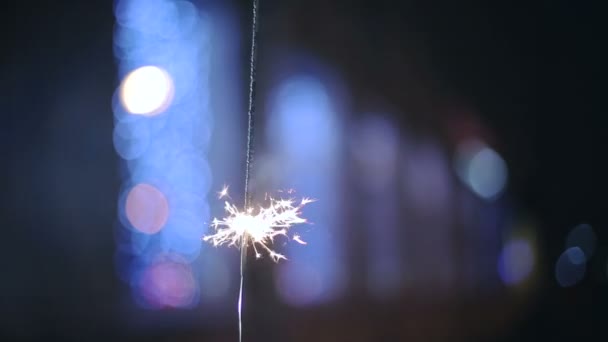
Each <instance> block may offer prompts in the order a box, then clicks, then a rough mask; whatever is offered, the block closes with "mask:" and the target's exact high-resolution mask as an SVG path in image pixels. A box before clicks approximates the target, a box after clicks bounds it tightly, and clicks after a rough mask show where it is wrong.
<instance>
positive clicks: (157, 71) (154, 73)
mask: <svg viewBox="0 0 608 342" xmlns="http://www.w3.org/2000/svg"><path fill="white" fill-rule="evenodd" d="M172 97H173V81H172V80H171V77H170V76H169V74H168V73H167V72H166V71H165V70H163V69H161V68H159V67H155V66H144V67H141V68H138V69H135V70H133V71H131V72H130V73H129V74H128V75H127V76H125V78H124V79H123V81H122V84H121V86H120V100H121V102H122V104H123V106H124V107H125V109H126V110H127V111H128V112H129V113H132V114H141V115H155V114H159V113H162V112H163V111H164V110H165V109H166V108H167V107H168V106H169V103H170V102H171V98H172Z"/></svg>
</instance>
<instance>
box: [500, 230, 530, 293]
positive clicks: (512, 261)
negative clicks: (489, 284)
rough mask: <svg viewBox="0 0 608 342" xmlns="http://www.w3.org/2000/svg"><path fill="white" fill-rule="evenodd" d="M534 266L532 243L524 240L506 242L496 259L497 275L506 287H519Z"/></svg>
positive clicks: (517, 239) (515, 239)
mask: <svg viewBox="0 0 608 342" xmlns="http://www.w3.org/2000/svg"><path fill="white" fill-rule="evenodd" d="M535 264H536V253H535V250H534V246H533V245H532V242H531V241H530V240H528V239H526V238H513V239H510V240H509V241H507V243H506V244H505V246H504V247H503V249H502V252H501V254H500V257H499V259H498V273H499V275H500V278H501V279H502V281H503V282H504V283H505V285H508V286H514V285H519V284H521V283H523V282H524V281H525V280H527V279H528V278H529V277H530V275H531V274H532V271H533V270H534V267H535Z"/></svg>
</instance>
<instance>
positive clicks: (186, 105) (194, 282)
mask: <svg viewBox="0 0 608 342" xmlns="http://www.w3.org/2000/svg"><path fill="white" fill-rule="evenodd" d="M114 9H115V15H116V22H117V29H116V31H115V36H114V53H115V56H116V58H117V60H118V65H119V76H120V77H121V78H122V82H121V84H120V86H119V89H118V91H117V94H116V97H117V98H116V97H115V99H114V113H115V116H114V117H115V127H114V146H115V148H116V151H117V153H118V154H119V155H120V156H121V157H122V158H123V159H124V161H123V170H124V171H125V172H124V173H123V182H124V184H125V187H126V188H127V190H126V192H123V193H121V200H120V206H119V216H120V218H121V222H122V223H123V225H124V227H123V229H125V228H127V229H126V232H121V233H120V234H117V241H116V243H117V245H118V246H119V248H118V249H117V252H116V253H117V255H116V261H117V263H118V265H117V269H118V270H119V272H120V275H121V278H123V279H125V281H127V282H128V283H129V284H130V285H131V286H132V289H133V294H134V298H136V299H138V301H137V302H138V303H139V304H141V305H142V306H143V307H146V308H162V307H170V308H180V307H190V306H192V305H195V304H196V303H198V300H199V297H200V296H199V295H198V288H199V281H200V277H201V276H205V277H206V276H213V275H209V274H208V273H204V272H197V273H196V274H194V273H193V272H192V265H191V264H192V263H195V262H196V261H197V258H198V256H199V255H200V252H201V246H202V244H201V241H200V238H201V237H202V236H203V235H204V233H205V231H206V229H207V225H208V222H209V217H210V208H209V203H208V201H207V193H208V192H209V190H210V187H211V170H210V166H209V162H208V160H207V157H206V154H207V151H208V148H209V141H210V137H211V128H212V122H213V120H212V117H211V110H210V108H209V98H210V96H211V95H210V89H209V85H208V82H209V70H210V66H209V63H210V62H209V60H210V54H211V49H210V48H209V46H208V45H207V43H208V41H209V39H210V36H211V34H210V28H209V24H210V20H202V18H203V16H202V15H201V12H199V10H198V9H197V7H196V6H195V5H194V4H193V3H191V2H189V1H182V0H149V1H148V0H145V1H144V0H120V1H117V2H116V6H115V8H114ZM160 114H162V115H160ZM130 228H133V229H130ZM168 255H170V256H171V258H168V257H166V256H168ZM197 269H198V266H197ZM202 291H204V289H203V290H202ZM212 291H216V290H215V289H213V290H212Z"/></svg>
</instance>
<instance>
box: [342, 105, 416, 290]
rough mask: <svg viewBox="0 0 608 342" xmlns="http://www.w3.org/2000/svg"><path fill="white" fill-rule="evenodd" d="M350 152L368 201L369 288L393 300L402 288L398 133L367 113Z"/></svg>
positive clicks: (365, 221)
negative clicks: (396, 189)
mask: <svg viewBox="0 0 608 342" xmlns="http://www.w3.org/2000/svg"><path fill="white" fill-rule="evenodd" d="M355 125H356V126H355V129H354V130H353V131H354V133H353V135H352V137H351V139H350V144H349V147H350V151H351V154H352V156H353V159H354V161H355V162H356V166H357V168H356V169H355V170H356V171H358V172H357V182H356V184H357V188H358V189H359V187H360V190H361V191H362V192H363V193H364V194H365V197H366V198H367V200H366V201H365V203H359V204H360V205H361V207H360V211H361V212H362V214H363V215H364V218H363V225H364V228H365V241H366V245H367V246H366V247H367V252H366V254H367V256H368V257H367V260H366V262H367V264H366V271H367V272H366V274H367V277H366V278H367V279H366V285H367V288H368V290H369V292H370V293H371V294H372V295H373V296H375V297H377V298H390V297H391V296H394V295H396V294H398V293H399V290H400V289H401V286H402V285H403V277H404V274H403V267H402V266H403V265H402V255H401V250H400V248H399V245H400V241H399V240H398V239H396V238H395V237H396V236H398V235H399V228H400V227H399V224H398V220H399V208H398V201H399V192H398V191H395V188H398V183H399V179H398V177H397V170H398V167H399V153H398V152H399V132H398V130H397V126H396V125H395V123H393V122H391V121H389V120H388V119H386V118H385V117H383V116H382V115H377V114H367V115H365V116H364V117H363V118H362V119H360V120H359V121H358V122H355Z"/></svg>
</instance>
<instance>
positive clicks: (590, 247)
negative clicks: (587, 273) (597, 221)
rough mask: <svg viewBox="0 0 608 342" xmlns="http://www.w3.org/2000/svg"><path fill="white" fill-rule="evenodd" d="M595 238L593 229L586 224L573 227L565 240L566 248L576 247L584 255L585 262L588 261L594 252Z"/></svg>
mask: <svg viewBox="0 0 608 342" xmlns="http://www.w3.org/2000/svg"><path fill="white" fill-rule="evenodd" d="M596 240H597V237H596V236H595V232H594V231H593V228H592V227H591V226H590V225H588V224H580V225H578V226H576V227H574V228H573V229H572V230H571V231H570V233H569V234H568V237H567V238H566V248H570V247H578V248H580V249H581V250H582V251H583V252H584V255H585V261H589V259H591V256H593V252H594V251H595V245H596Z"/></svg>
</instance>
